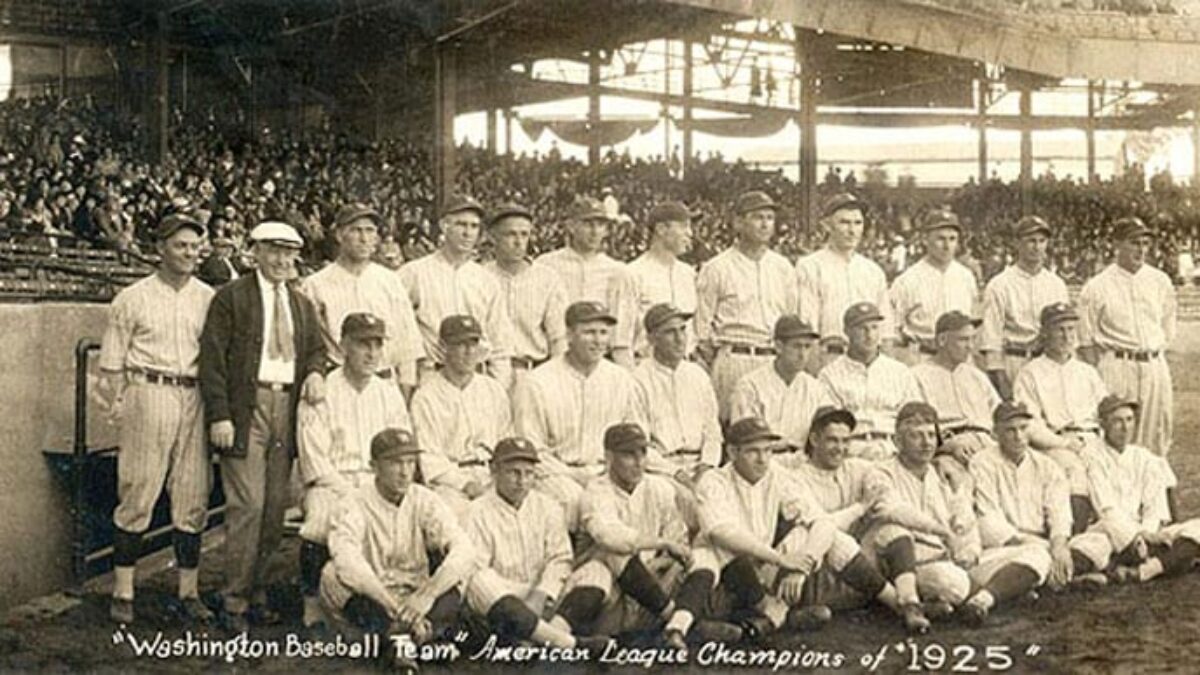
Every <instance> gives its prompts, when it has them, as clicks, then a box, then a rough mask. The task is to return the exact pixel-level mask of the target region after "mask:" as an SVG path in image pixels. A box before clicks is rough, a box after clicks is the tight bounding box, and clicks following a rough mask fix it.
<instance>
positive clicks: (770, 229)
mask: <svg viewBox="0 0 1200 675" xmlns="http://www.w3.org/2000/svg"><path fill="white" fill-rule="evenodd" d="M776 209H777V207H776V205H775V201H774V200H772V199H771V198H770V197H769V196H767V194H766V193H764V192H747V193H745V194H743V195H741V196H740V197H738V199H737V201H736V202H735V203H734V227H735V229H736V230H737V244H735V245H734V246H732V247H730V248H729V249H727V250H725V251H724V252H723V253H720V254H719V255H717V256H716V257H715V258H713V259H711V260H709V261H708V262H706V263H705V264H704V266H703V267H702V268H700V276H699V277H698V278H697V281H696V294H697V305H696V339H697V342H698V347H699V349H700V354H701V356H702V357H703V358H704V360H705V362H707V363H709V364H711V365H712V374H713V387H714V388H715V389H716V391H717V403H718V404H719V405H720V410H721V419H722V420H728V419H729V402H730V398H731V397H732V395H733V388H734V386H735V385H737V381H738V380H739V379H741V377H742V375H745V374H746V373H748V372H750V371H751V370H754V369H755V368H757V367H758V366H760V365H762V364H764V363H767V362H769V361H770V357H772V356H774V355H775V348H774V347H772V346H771V328H772V327H773V326H774V325H775V322H776V321H777V320H778V319H779V317H780V316H782V315H784V314H787V313H789V312H794V311H795V310H796V303H797V300H798V298H797V295H796V280H795V276H794V273H793V272H792V268H791V265H790V264H789V263H788V261H787V258H784V257H783V256H782V255H780V254H778V253H776V252H775V251H772V250H771V249H770V246H771V239H772V238H773V237H774V236H775V216H776V213H775V212H776Z"/></svg>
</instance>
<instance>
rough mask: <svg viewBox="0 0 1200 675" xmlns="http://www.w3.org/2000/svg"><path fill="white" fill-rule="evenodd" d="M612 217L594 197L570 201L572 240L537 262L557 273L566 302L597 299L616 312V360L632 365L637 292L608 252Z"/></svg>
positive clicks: (625, 273) (614, 337)
mask: <svg viewBox="0 0 1200 675" xmlns="http://www.w3.org/2000/svg"><path fill="white" fill-rule="evenodd" d="M611 222H612V218H611V217H610V216H609V214H608V212H607V211H605V209H604V204H602V203H601V202H600V201H599V200H596V199H592V198H591V197H579V198H577V199H576V200H575V203H574V204H573V205H572V206H571V217H570V219H569V220H568V221H567V240H568V244H567V245H566V246H564V247H562V248H560V249H558V250H557V251H551V252H549V253H546V254H543V255H542V256H540V257H539V258H538V259H537V261H536V264H538V265H545V266H546V267H547V268H549V269H550V271H551V272H553V273H554V278H555V281H556V282H557V283H558V284H560V285H562V286H563V287H564V288H566V291H567V302H569V303H576V302H582V301H585V300H586V301H588V302H598V303H600V304H602V305H606V306H607V307H609V308H610V309H611V311H612V312H614V316H615V317H616V319H617V324H616V328H615V329H614V331H613V336H612V340H611V342H612V344H611V346H610V349H611V351H612V359H613V361H615V362H617V363H619V364H621V365H623V366H626V367H632V366H633V352H632V345H631V344H630V343H629V341H630V340H631V339H632V336H633V327H632V326H633V323H634V322H635V321H637V298H635V297H633V296H632V295H631V294H630V292H629V291H630V290H631V289H632V285H631V284H630V283H629V281H628V280H627V279H626V275H627V274H628V272H627V271H626V269H625V265H623V264H622V263H620V262H618V261H616V260H613V259H612V258H610V257H609V256H608V254H607V253H605V252H604V239H605V238H606V237H607V236H608V227H609V225H610V224H611Z"/></svg>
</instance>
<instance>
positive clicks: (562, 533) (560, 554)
mask: <svg viewBox="0 0 1200 675" xmlns="http://www.w3.org/2000/svg"><path fill="white" fill-rule="evenodd" d="M543 503H544V504H545V506H546V516H545V518H544V519H543V522H544V523H545V541H544V543H543V550H545V552H546V566H545V567H543V568H542V577H541V578H540V579H538V582H537V589H538V590H539V591H541V592H542V593H545V594H546V597H548V598H557V597H559V593H561V592H562V587H563V584H564V583H566V580H567V576H568V575H569V574H571V567H572V562H573V560H574V554H573V553H572V550H571V538H570V536H568V534H567V521H566V519H565V518H564V516H563V513H562V509H561V508H559V506H558V504H555V503H553V502H551V501H550V500H549V499H546V500H543Z"/></svg>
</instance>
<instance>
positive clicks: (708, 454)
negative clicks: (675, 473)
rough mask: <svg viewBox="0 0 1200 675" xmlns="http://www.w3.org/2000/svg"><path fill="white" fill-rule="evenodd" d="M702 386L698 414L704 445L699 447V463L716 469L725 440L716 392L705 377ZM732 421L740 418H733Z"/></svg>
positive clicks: (719, 463)
mask: <svg viewBox="0 0 1200 675" xmlns="http://www.w3.org/2000/svg"><path fill="white" fill-rule="evenodd" d="M703 384H704V394H703V401H704V406H703V410H701V411H700V414H701V415H702V417H703V424H704V443H703V445H702V446H701V447H700V462H701V463H702V464H707V465H708V466H711V467H717V466H720V465H721V452H722V448H723V447H724V445H725V438H724V436H723V435H722V432H721V420H720V415H719V412H718V410H719V408H718V406H717V392H716V390H715V389H713V385H712V382H710V381H708V379H707V376H705V379H704V382H703ZM733 419H740V418H737V417H735V418H733Z"/></svg>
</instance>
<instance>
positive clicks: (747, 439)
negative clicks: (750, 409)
mask: <svg viewBox="0 0 1200 675" xmlns="http://www.w3.org/2000/svg"><path fill="white" fill-rule="evenodd" d="M780 438H783V437H782V436H780V435H779V434H777V433H775V432H774V431H771V425H769V424H767V421H766V420H764V419H763V418H761V417H743V418H742V419H740V420H738V421H736V422H734V423H733V426H731V427H729V433H728V434H726V440H728V441H729V443H730V444H732V445H745V444H747V443H753V442H755V441H777V440H779V439H780Z"/></svg>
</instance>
